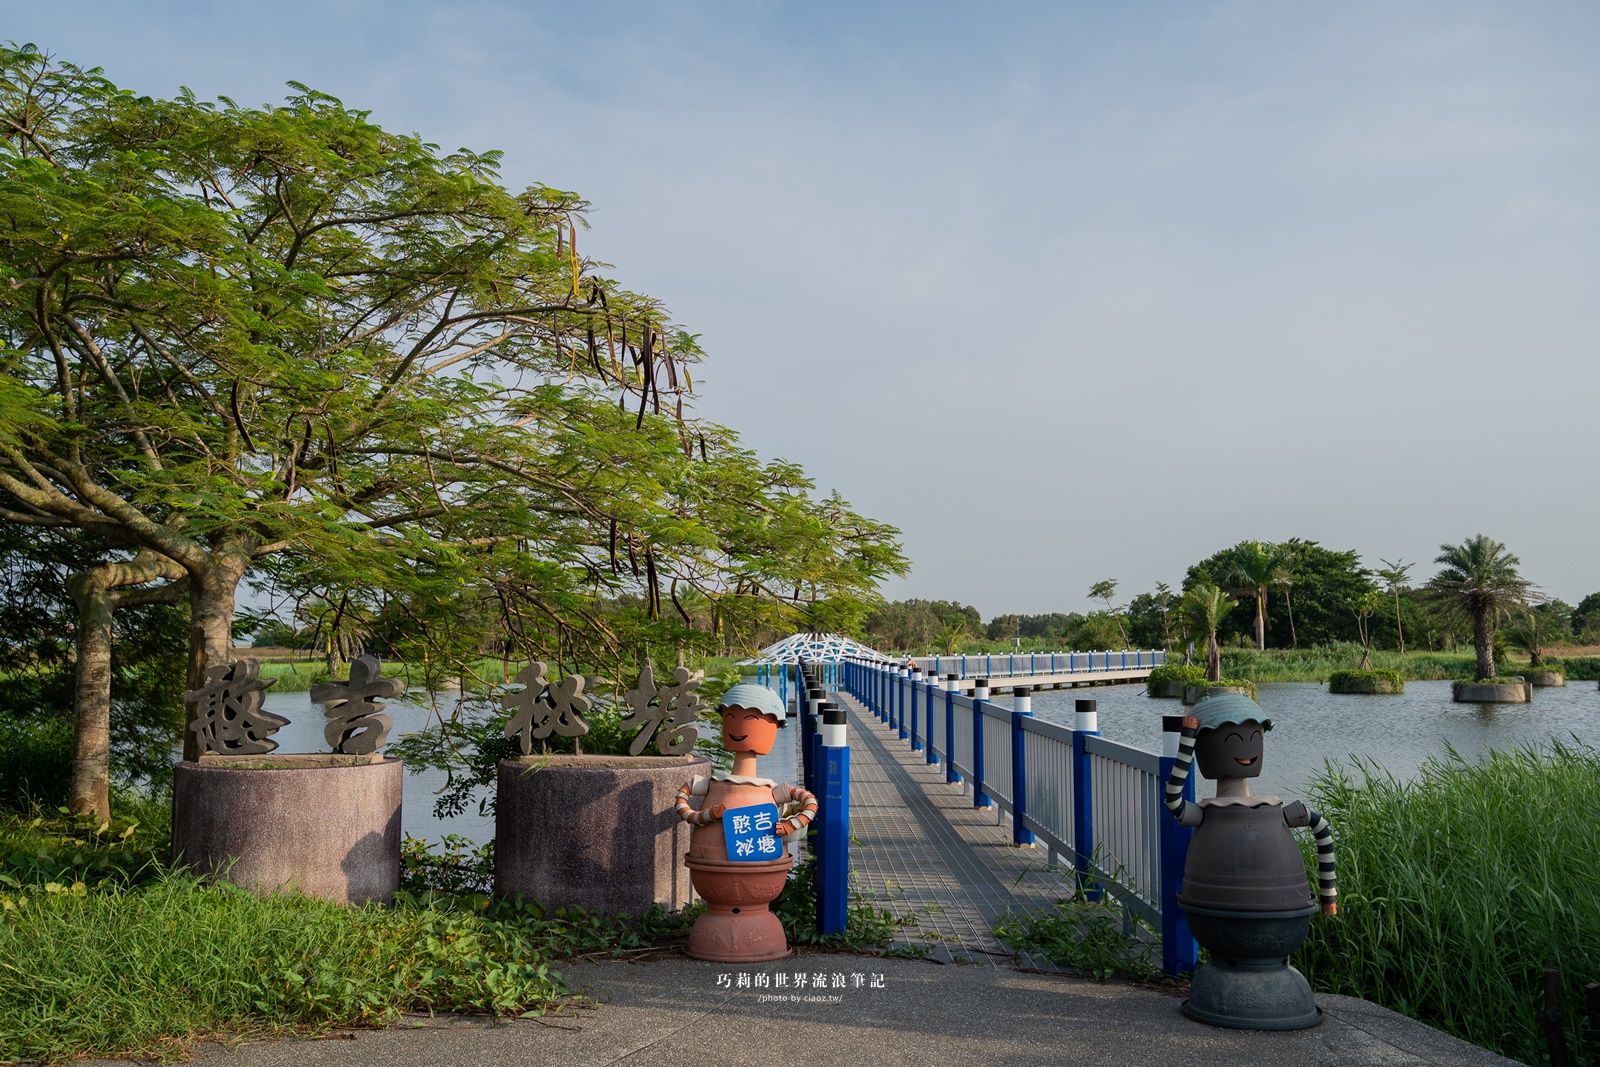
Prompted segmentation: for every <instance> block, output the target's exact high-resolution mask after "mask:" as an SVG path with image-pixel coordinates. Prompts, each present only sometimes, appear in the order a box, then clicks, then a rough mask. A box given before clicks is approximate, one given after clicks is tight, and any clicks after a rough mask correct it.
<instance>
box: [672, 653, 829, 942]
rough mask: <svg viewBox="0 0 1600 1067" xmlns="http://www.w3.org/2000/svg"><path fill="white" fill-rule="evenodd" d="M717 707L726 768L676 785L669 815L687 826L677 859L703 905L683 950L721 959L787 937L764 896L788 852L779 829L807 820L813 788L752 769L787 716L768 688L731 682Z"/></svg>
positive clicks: (787, 862) (781, 874)
mask: <svg viewBox="0 0 1600 1067" xmlns="http://www.w3.org/2000/svg"><path fill="white" fill-rule="evenodd" d="M718 711H720V712H721V715H722V747H723V748H725V749H727V750H728V751H729V752H731V753H733V770H732V772H730V773H726V774H724V773H718V774H713V775H712V776H710V777H704V776H698V777H696V778H695V779H694V780H693V781H690V782H687V783H685V784H684V786H683V788H681V789H679V790H678V804H677V810H678V815H679V817H680V818H682V819H683V820H684V821H685V822H687V823H689V824H691V825H692V826H693V827H694V830H693V832H692V833H691V834H690V837H689V853H688V856H687V857H686V859H685V862H686V864H687V866H688V868H689V878H690V881H691V882H692V883H693V884H694V888H695V892H697V893H699V894H700V896H701V897H703V898H704V899H705V901H706V905H707V907H706V910H705V912H704V913H703V914H701V916H700V918H698V919H696V920H695V924H694V928H693V929H692V930H691V931H690V932H689V947H688V953H689V955H690V956H693V957H694V958H696V959H702V960H716V961H718V962H723V963H754V962H759V961H761V960H775V959H780V958H782V957H784V956H787V955H788V954H789V943H788V939H787V938H785V937H784V933H783V924H782V923H781V922H780V921H779V920H778V917H777V916H776V915H774V914H772V912H771V911H770V910H769V909H768V905H769V904H771V903H772V901H773V900H774V899H775V898H776V897H777V896H778V894H779V893H780V892H782V890H783V886H784V882H785V881H787V879H788V876H789V868H790V866H791V865H792V864H793V862H794V861H793V859H792V858H791V857H790V856H789V855H788V854H787V853H786V852H785V851H784V848H783V845H782V839H783V838H785V837H787V836H788V835H790V834H792V833H794V832H795V831H796V830H798V829H803V828H804V827H805V826H807V825H808V824H809V823H810V822H811V819H812V817H813V816H814V815H815V814H816V812H817V798H816V797H815V796H814V795H812V794H811V793H810V792H808V791H807V790H805V789H801V788H799V787H798V786H792V785H788V784H782V785H780V784H779V783H777V782H774V781H773V780H772V779H770V778H761V777H759V776H757V774H756V770H757V767H756V762H757V757H759V756H764V755H766V754H767V753H768V752H771V751H772V746H773V743H774V742H775V741H776V740H777V737H778V730H779V729H780V728H781V727H783V726H786V725H787V724H788V709H786V708H785V707H784V705H783V701H782V700H780V699H779V698H778V694H777V693H774V692H773V691H772V690H771V689H769V688H768V687H766V686H764V685H752V684H749V683H744V684H740V685H736V686H733V687H732V688H731V689H729V690H728V691H727V692H726V693H725V694H723V697H722V700H721V701H720V702H719V703H718ZM697 798H698V799H699V801H700V806H699V807H698V808H696V807H694V806H693V801H694V800H695V799H697ZM791 812H792V814H791Z"/></svg>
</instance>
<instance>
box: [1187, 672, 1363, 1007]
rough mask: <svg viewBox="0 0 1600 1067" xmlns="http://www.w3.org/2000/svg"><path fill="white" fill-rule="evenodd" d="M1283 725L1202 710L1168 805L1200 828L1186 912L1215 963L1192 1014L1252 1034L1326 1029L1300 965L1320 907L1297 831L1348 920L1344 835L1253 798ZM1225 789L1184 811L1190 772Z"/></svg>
mask: <svg viewBox="0 0 1600 1067" xmlns="http://www.w3.org/2000/svg"><path fill="white" fill-rule="evenodd" d="M1271 729H1272V720H1271V719H1269V718H1267V717H1266V716H1265V715H1263V714H1262V711H1261V706H1260V705H1259V704H1257V703H1256V702H1255V701H1254V700H1251V699H1250V698H1249V697H1248V696H1244V695H1242V694H1237V693H1225V694H1219V695H1217V696H1210V697H1207V698H1206V699H1204V700H1202V701H1200V703H1199V704H1197V705H1195V708H1194V714H1193V715H1190V716H1188V717H1186V718H1185V719H1184V720H1183V734H1182V737H1181V739H1180V741H1179V744H1178V759H1177V762H1176V764H1175V765H1174V766H1173V768H1172V775H1171V777H1169V778H1168V779H1167V787H1166V804H1167V807H1168V809H1170V810H1171V812H1172V813H1173V815H1175V816H1177V818H1178V821H1179V822H1180V823H1182V824H1183V825H1185V826H1193V827H1196V830H1195V835H1194V840H1193V842H1192V843H1191V844H1190V846H1189V859H1188V862H1187V863H1186V864H1185V865H1184V870H1183V889H1182V891H1181V892H1179V894H1178V905H1179V907H1181V908H1182V909H1183V911H1184V914H1185V915H1187V916H1188V919H1189V929H1190V930H1191V932H1193V934H1194V937H1195V940H1197V941H1199V942H1200V944H1202V945H1204V946H1205V947H1206V948H1207V949H1208V950H1209V951H1210V953H1211V958H1210V961H1209V962H1207V963H1205V964H1202V965H1201V967H1200V969H1199V970H1198V971H1196V972H1195V976H1194V980H1193V982H1192V983H1191V985H1190V993H1189V999H1188V1000H1186V1001H1184V1005H1183V1013H1184V1014H1185V1015H1187V1016H1189V1017H1190V1018H1192V1019H1198V1020H1200V1021H1201V1022H1206V1023H1211V1024H1212V1025H1215V1026H1225V1027H1230V1028H1233V1029H1244V1030H1299V1029H1303V1028H1305V1027H1308V1026H1315V1025H1316V1024H1317V1023H1319V1022H1321V1021H1322V1010H1321V1009H1320V1008H1318V1007H1317V1006H1316V1002H1315V1001H1314V1000H1313V999H1312V997H1311V986H1310V985H1309V984H1308V983H1307V982H1306V980H1305V977H1304V976H1303V975H1302V974H1301V973H1300V972H1299V971H1297V970H1295V969H1294V968H1293V967H1291V966H1289V954H1290V953H1292V952H1293V951H1294V950H1295V949H1297V948H1299V947H1300V944H1301V942H1303V941H1304V940H1305V938H1306V935H1307V934H1308V933H1309V932H1310V929H1311V916H1312V914H1313V913H1315V912H1316V910H1317V906H1318V902H1317V901H1316V900H1313V899H1312V896H1311V890H1310V888H1309V886H1308V884H1307V881H1306V870H1305V862H1304V860H1303V859H1302V858H1301V854H1300V846H1299V845H1298V844H1297V843H1296V842H1295V839H1294V834H1293V833H1292V832H1291V830H1290V828H1291V827H1295V826H1308V827H1310V828H1311V832H1312V834H1313V836H1314V837H1315V839H1316V846H1317V879H1318V896H1319V898H1320V902H1321V907H1322V910H1323V912H1325V913H1327V914H1329V915H1332V914H1334V913H1335V912H1337V911H1338V906H1337V904H1336V901H1337V897H1338V888H1337V882H1336V878H1335V871H1334V860H1333V831H1332V830H1331V829H1330V828H1329V826H1328V821H1327V820H1326V819H1324V818H1323V817H1322V816H1321V815H1319V814H1317V812H1316V811H1315V810H1313V809H1312V808H1308V807H1307V806H1306V805H1305V804H1303V803H1301V802H1299V801H1296V802H1294V803H1292V804H1288V805H1285V804H1284V803H1283V802H1282V801H1281V800H1280V799H1279V798H1277V797H1274V796H1252V795H1251V793H1250V779H1252V778H1255V777H1258V776H1259V775H1260V774H1261V760H1262V754H1263V749H1264V747H1265V743H1264V739H1265V735H1266V733H1267V731H1269V730H1271ZM1195 758H1198V759H1199V762H1200V773H1201V774H1203V775H1205V776H1206V777H1207V778H1211V779H1214V780H1215V781H1216V783H1217V795H1216V796H1214V797H1207V798H1205V799H1204V800H1202V801H1200V803H1198V804H1196V803H1193V802H1192V801H1188V800H1185V799H1184V796H1183V789H1184V783H1185V781H1186V780H1187V779H1188V777H1189V766H1190V763H1191V762H1192V761H1193V760H1194V759H1195Z"/></svg>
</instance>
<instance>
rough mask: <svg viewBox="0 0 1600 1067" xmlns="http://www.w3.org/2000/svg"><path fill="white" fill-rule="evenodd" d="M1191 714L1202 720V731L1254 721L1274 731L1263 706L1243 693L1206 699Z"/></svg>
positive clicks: (1219, 695) (1264, 728)
mask: <svg viewBox="0 0 1600 1067" xmlns="http://www.w3.org/2000/svg"><path fill="white" fill-rule="evenodd" d="M1189 714H1191V715H1193V716H1194V717H1195V718H1197V719H1199V720H1200V729H1202V730H1206V729H1212V728H1215V727H1218V726H1226V725H1228V724H1229V723H1234V724H1237V723H1241V722H1250V721H1252V720H1253V721H1255V722H1258V723H1260V724H1261V728H1262V729H1263V730H1270V729H1272V720H1271V719H1269V718H1267V717H1266V715H1265V714H1263V712H1262V711H1261V705H1260V704H1257V703H1256V702H1255V701H1254V700H1251V699H1250V698H1249V697H1247V696H1245V695H1244V694H1243V693H1218V694H1217V695H1215V696H1209V697H1206V698H1205V699H1204V700H1202V701H1200V703H1198V704H1196V705H1195V706H1194V710H1193V711H1191V712H1190V713H1189Z"/></svg>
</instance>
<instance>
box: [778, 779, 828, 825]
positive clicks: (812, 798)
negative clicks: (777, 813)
mask: <svg viewBox="0 0 1600 1067" xmlns="http://www.w3.org/2000/svg"><path fill="white" fill-rule="evenodd" d="M772 800H773V803H775V804H777V805H778V807H780V808H782V807H784V806H785V805H787V804H799V805H800V810H799V812H797V813H796V814H794V815H791V816H789V817H788V818H787V819H784V820H783V821H782V822H780V823H779V824H778V836H779V837H783V836H785V835H786V834H792V833H794V832H795V831H796V830H804V829H805V828H806V827H807V826H810V825H811V820H812V819H814V818H815V817H816V814H817V797H816V794H814V793H812V792H811V791H810V790H809V789H802V788H800V787H799V786H797V785H775V786H773V787H772ZM786 826H787V827H788V829H784V827H786Z"/></svg>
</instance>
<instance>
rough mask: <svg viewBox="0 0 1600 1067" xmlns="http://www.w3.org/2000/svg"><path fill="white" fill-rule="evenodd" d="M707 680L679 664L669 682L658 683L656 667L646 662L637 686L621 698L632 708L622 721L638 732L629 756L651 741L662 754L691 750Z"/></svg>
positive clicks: (681, 753) (677, 753) (696, 732)
mask: <svg viewBox="0 0 1600 1067" xmlns="http://www.w3.org/2000/svg"><path fill="white" fill-rule="evenodd" d="M704 680H705V676H704V675H703V674H701V673H700V672H699V671H694V672H692V673H691V672H690V670H689V668H687V667H679V668H677V669H676V670H674V671H673V672H672V682H671V683H670V684H668V685H657V684H656V679H655V671H654V669H653V668H651V666H650V665H649V664H645V666H644V669H642V670H641V671H640V672H639V683H638V685H636V686H634V688H632V689H630V690H628V692H627V693H625V694H623V697H622V699H623V701H624V702H625V703H626V704H627V705H628V707H629V708H631V709H632V711H633V713H632V714H631V715H629V716H628V717H627V718H626V719H624V720H623V721H622V728H623V729H624V730H632V729H637V730H638V731H639V732H638V733H637V734H635V735H634V738H633V742H632V743H631V744H630V745H629V746H628V755H630V756H637V755H639V754H640V753H642V752H643V751H644V750H645V749H646V748H647V747H649V745H650V742H651V740H654V741H655V743H656V751H657V752H659V753H661V754H662V755H663V756H681V755H683V754H684V753H686V752H690V751H692V750H693V749H694V743H695V740H696V739H697V738H698V737H699V736H700V731H699V730H698V729H697V728H696V727H695V725H694V724H695V723H696V722H697V721H699V719H700V713H701V712H702V711H703V710H705V708H706V703H705V701H704V700H702V699H701V697H700V694H699V692H697V690H698V689H699V688H700V684H701V683H702V682H703V681H704ZM674 738H676V739H677V740H673V739H674Z"/></svg>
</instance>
